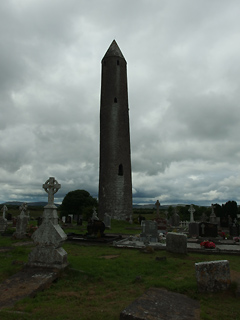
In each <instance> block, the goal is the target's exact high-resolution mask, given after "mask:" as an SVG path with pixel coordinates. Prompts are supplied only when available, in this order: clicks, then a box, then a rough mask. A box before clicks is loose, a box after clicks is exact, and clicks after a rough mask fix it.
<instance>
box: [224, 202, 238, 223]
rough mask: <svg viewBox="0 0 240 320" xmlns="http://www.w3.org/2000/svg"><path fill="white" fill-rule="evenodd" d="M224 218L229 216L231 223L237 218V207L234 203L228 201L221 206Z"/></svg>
mask: <svg viewBox="0 0 240 320" xmlns="http://www.w3.org/2000/svg"><path fill="white" fill-rule="evenodd" d="M223 212H224V216H225V217H228V216H230V217H231V218H232V221H234V219H235V218H237V213H238V206H237V202H236V201H228V202H226V203H225V204H224V205H223Z"/></svg>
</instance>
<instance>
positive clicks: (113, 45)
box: [103, 40, 125, 60]
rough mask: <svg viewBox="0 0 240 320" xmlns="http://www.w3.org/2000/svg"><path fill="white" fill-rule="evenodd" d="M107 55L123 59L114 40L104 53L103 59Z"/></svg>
mask: <svg viewBox="0 0 240 320" xmlns="http://www.w3.org/2000/svg"><path fill="white" fill-rule="evenodd" d="M107 57H119V58H122V59H124V60H125V58H124V56H123V54H122V52H121V50H120V49H119V46H118V44H117V42H116V41H115V40H113V42H112V43H111V45H110V47H109V48H108V50H107V52H106V53H105V56H104V57H103V59H105V58H107Z"/></svg>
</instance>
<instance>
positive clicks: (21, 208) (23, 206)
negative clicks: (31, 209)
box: [19, 202, 27, 212]
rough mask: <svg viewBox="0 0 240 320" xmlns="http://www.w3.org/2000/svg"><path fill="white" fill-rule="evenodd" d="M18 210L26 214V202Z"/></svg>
mask: <svg viewBox="0 0 240 320" xmlns="http://www.w3.org/2000/svg"><path fill="white" fill-rule="evenodd" d="M19 210H20V212H22V211H23V212H26V211H27V203H26V202H24V203H22V204H21V205H20V207H19Z"/></svg>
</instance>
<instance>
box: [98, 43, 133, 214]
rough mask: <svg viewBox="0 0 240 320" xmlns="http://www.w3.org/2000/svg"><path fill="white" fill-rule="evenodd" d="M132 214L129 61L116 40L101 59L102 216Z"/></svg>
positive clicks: (100, 178)
mask: <svg viewBox="0 0 240 320" xmlns="http://www.w3.org/2000/svg"><path fill="white" fill-rule="evenodd" d="M105 213H107V214H109V215H110V216H111V217H112V218H113V219H118V220H126V219H128V218H129V219H131V216H132V172H131V151H130V133H129V114H128V89H127V62H126V60H125V58H124V56H123V54H122V52H121V50H120V49H119V47H118V45H117V43H116V41H115V40H114V41H113V42H112V44H111V45H110V47H109V49H108V50H107V52H106V54H105V56H104V57H103V59H102V82H101V102H100V170H99V217H100V218H101V219H103V217H104V214H105Z"/></svg>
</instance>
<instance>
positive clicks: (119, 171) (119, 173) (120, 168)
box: [118, 164, 123, 176]
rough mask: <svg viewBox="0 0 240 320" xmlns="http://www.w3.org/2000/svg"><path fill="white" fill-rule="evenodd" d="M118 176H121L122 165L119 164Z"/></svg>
mask: <svg viewBox="0 0 240 320" xmlns="http://www.w3.org/2000/svg"><path fill="white" fill-rule="evenodd" d="M118 175H119V176H123V165H122V164H120V165H119V166H118Z"/></svg>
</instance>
